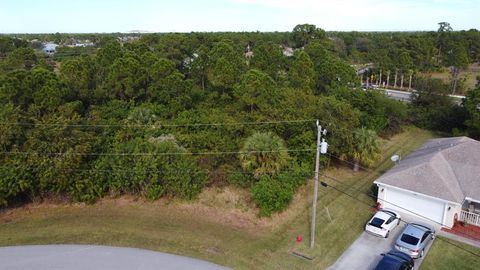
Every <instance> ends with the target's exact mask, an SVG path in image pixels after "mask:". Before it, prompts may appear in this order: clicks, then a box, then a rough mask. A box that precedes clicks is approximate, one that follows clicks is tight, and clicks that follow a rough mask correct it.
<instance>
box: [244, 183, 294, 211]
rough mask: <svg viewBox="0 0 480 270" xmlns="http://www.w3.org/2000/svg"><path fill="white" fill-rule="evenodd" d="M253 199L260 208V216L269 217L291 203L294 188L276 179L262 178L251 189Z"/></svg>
mask: <svg viewBox="0 0 480 270" xmlns="http://www.w3.org/2000/svg"><path fill="white" fill-rule="evenodd" d="M252 193H253V199H254V200H255V203H256V204H257V205H258V207H260V212H259V215H260V216H270V215H271V214H272V213H273V212H278V211H281V210H283V209H285V208H286V207H287V206H288V205H289V204H290V202H291V201H292V198H293V194H294V187H293V186H292V184H291V183H289V182H282V181H280V179H278V178H274V177H267V176H263V177H261V178H260V181H258V182H257V183H255V185H253V187H252Z"/></svg>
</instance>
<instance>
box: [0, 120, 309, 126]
mask: <svg viewBox="0 0 480 270" xmlns="http://www.w3.org/2000/svg"><path fill="white" fill-rule="evenodd" d="M314 121H316V120H314V119H299V120H282V121H260V122H224V123H197V124H159V123H155V124H148V125H146V124H132V125H129V124H60V123H53V124H44V123H27V122H11V123H9V122H4V123H0V125H2V126H32V127H35V126H43V127H94V128H107V127H129V128H178V127H215V126H237V125H239V126H240V125H243V126H246V125H277V124H293V123H307V122H312V123H313V122H314Z"/></svg>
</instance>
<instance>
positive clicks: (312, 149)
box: [0, 148, 315, 156]
mask: <svg viewBox="0 0 480 270" xmlns="http://www.w3.org/2000/svg"><path fill="white" fill-rule="evenodd" d="M310 151H315V149H314V148H311V149H284V150H254V151H223V152H222V151H220V152H165V153H93V152H84V153H81V152H34V151H32V152H22V151H18V152H16V151H0V154H4V155H27V156H28V155H47V156H63V155H73V156H180V155H187V156H188V155H190V156H202V155H237V154H265V153H283V152H287V153H290V152H310Z"/></svg>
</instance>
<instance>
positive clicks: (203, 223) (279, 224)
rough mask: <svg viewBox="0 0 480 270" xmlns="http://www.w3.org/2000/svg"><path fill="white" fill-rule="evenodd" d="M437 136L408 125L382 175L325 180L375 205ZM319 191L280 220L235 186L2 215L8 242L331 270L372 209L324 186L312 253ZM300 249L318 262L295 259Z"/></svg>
mask: <svg viewBox="0 0 480 270" xmlns="http://www.w3.org/2000/svg"><path fill="white" fill-rule="evenodd" d="M432 136H433V135H432V134H431V133H430V132H427V131H424V130H420V129H417V128H410V127H409V128H405V132H404V133H402V134H399V135H397V136H395V137H393V138H391V139H390V140H384V141H382V145H383V147H382V160H381V161H380V162H379V163H378V164H377V165H376V166H375V168H377V169H376V170H368V171H362V172H359V173H353V172H352V171H351V170H350V168H348V167H346V166H344V165H345V163H343V162H338V163H336V162H334V163H332V164H333V165H332V166H331V167H330V168H329V169H328V170H327V171H326V172H325V174H327V175H328V176H333V177H334V178H336V179H338V180H340V181H341V182H337V181H333V180H328V179H323V180H324V181H327V182H328V183H330V184H332V185H335V186H337V187H338V189H340V190H342V191H344V192H346V193H348V194H349V195H351V196H354V197H355V198H357V199H359V200H362V201H363V202H365V203H367V204H371V205H373V204H374V200H373V199H372V198H370V197H368V196H367V195H366V193H367V192H369V191H370V187H371V184H372V181H373V180H374V179H376V178H377V177H378V175H380V174H381V173H383V172H384V171H386V170H387V169H388V168H389V167H390V166H392V163H391V162H390V160H389V157H390V156H391V155H392V154H394V153H396V154H400V155H402V156H405V155H406V154H407V153H408V152H410V151H412V150H413V149H415V148H416V147H418V146H419V145H421V144H422V143H423V142H425V141H426V140H427V139H429V138H431V137H432ZM347 165H348V164H347ZM312 186H313V185H312V183H309V184H307V185H305V186H304V187H303V188H301V189H300V191H299V192H298V193H297V195H296V197H295V199H294V202H293V203H292V205H291V206H290V207H289V208H288V209H287V210H286V211H284V212H283V213H281V214H277V215H274V216H273V217H272V218H258V217H257V216H256V210H255V209H252V202H251V199H250V197H249V192H248V191H245V190H241V189H237V188H231V187H230V188H224V189H218V188H211V189H208V190H206V191H205V192H204V193H203V194H201V196H200V197H199V198H198V199H197V200H196V201H194V202H183V201H167V200H160V201H157V202H153V203H151V202H145V201H143V200H137V199H136V198H130V197H122V198H116V199H105V200H102V201H99V202H98V203H96V204H95V205H84V204H48V203H43V204H30V205H27V206H24V207H21V208H17V209H10V210H5V211H3V212H2V213H1V214H0V245H2V246H8V245H24V244H54V243H55V244H59V243H77V244H100V245H113V246H127V247H139V248H146V249H151V250H158V251H164V252H170V253H175V254H180V255H187V256H192V257H196V258H201V259H205V260H209V261H212V262H215V263H218V264H222V265H226V266H230V267H233V268H235V269H324V268H326V267H328V266H329V265H331V264H332V263H333V262H334V261H335V260H336V259H337V258H338V257H339V256H340V255H341V254H342V253H343V251H344V250H345V249H346V248H347V247H348V246H349V245H350V244H351V243H352V242H353V241H354V240H355V239H356V238H357V237H358V235H359V234H360V233H361V232H362V231H363V225H364V223H365V222H366V221H367V219H368V218H369V217H370V216H371V210H370V208H369V207H368V205H365V204H362V203H359V202H358V201H355V200H353V199H352V198H351V197H349V196H347V195H345V194H343V193H341V192H339V191H336V190H333V189H331V188H328V189H326V188H323V187H321V188H320V192H319V205H318V208H317V209H318V213H317V230H316V232H317V233H316V242H315V243H316V245H315V248H314V249H309V248H308V235H309V220H310V211H311V193H312V192H311V191H312ZM327 208H328V211H329V213H330V215H331V220H330V219H329V218H328V217H327V215H326V211H327V210H326V209H327ZM298 234H301V235H302V236H303V237H304V241H303V242H302V243H299V244H297V243H295V237H296V235H298ZM437 242H440V241H437ZM293 250H296V251H299V252H301V253H303V254H305V255H307V256H309V257H312V258H313V260H311V261H310V260H305V259H301V258H298V257H295V256H293V255H291V251H293ZM433 251H434V252H432V253H433V254H434V253H435V249H434V250H433ZM449 252H452V254H456V252H457V250H455V249H453V250H449ZM434 256H435V255H433V256H432V257H434ZM437 257H438V260H443V259H444V258H443V257H442V256H438V255H437ZM427 265H429V264H428V263H426V267H428V266H427ZM425 269H440V268H435V267H434V266H433V268H425ZM449 269H453V268H449Z"/></svg>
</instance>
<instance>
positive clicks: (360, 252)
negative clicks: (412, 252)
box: [327, 223, 432, 270]
mask: <svg viewBox="0 0 480 270" xmlns="http://www.w3.org/2000/svg"><path fill="white" fill-rule="evenodd" d="M405 226H406V225H405V224H403V223H402V224H401V225H399V226H398V227H397V228H395V230H393V231H392V232H391V233H390V236H389V237H388V238H386V239H385V238H381V237H378V236H374V235H371V234H368V233H366V232H363V233H362V234H361V235H360V236H359V237H358V238H357V240H355V242H353V244H352V245H351V246H350V247H349V248H348V249H347V250H346V251H345V252H344V253H343V254H342V256H340V258H338V260H337V261H336V262H335V263H334V264H333V265H332V266H330V267H329V268H327V270H347V269H355V270H372V269H374V268H375V266H376V265H377V263H378V262H379V261H380V260H381V259H382V256H381V255H380V254H382V253H387V252H388V251H390V250H392V249H393V245H394V243H395V240H396V239H397V237H398V236H399V235H400V233H401V232H402V231H403V229H404V228H405ZM431 243H432V242H431ZM431 243H430V244H429V246H428V247H427V250H426V252H425V254H426V255H425V256H428V250H429V249H430V246H431ZM422 262H423V258H419V259H416V260H415V267H414V268H413V269H414V270H417V269H418V268H419V267H420V265H421V264H422Z"/></svg>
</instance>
